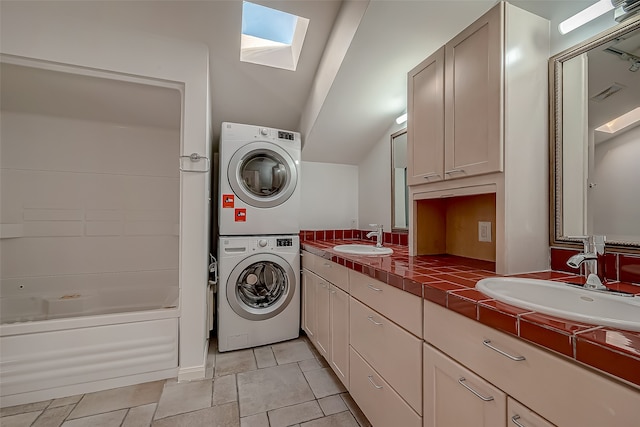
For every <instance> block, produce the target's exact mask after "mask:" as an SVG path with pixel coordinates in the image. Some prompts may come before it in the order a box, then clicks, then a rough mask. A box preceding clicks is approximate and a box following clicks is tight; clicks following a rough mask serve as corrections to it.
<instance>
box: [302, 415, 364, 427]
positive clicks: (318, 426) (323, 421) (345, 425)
mask: <svg viewBox="0 0 640 427" xmlns="http://www.w3.org/2000/svg"><path fill="white" fill-rule="evenodd" d="M301 427H358V423H357V422H356V420H355V418H353V415H351V412H349V411H344V412H340V413H339V414H334V415H329V416H328V417H324V418H319V419H317V420H313V421H309V422H307V423H302V424H301Z"/></svg>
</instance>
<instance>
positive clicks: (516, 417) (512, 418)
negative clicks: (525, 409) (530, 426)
mask: <svg viewBox="0 0 640 427" xmlns="http://www.w3.org/2000/svg"><path fill="white" fill-rule="evenodd" d="M519 419H520V415H514V416H513V417H511V422H512V423H514V424H515V425H517V426H518V427H525V425H524V424H522V423H520V422H519V421H518V420H519Z"/></svg>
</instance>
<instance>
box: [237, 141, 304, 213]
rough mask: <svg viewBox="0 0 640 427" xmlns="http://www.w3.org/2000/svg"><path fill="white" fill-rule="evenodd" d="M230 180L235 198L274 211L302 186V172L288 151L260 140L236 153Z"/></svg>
mask: <svg viewBox="0 0 640 427" xmlns="http://www.w3.org/2000/svg"><path fill="white" fill-rule="evenodd" d="M227 179H228V180H229V185H230V186H231V188H232V189H233V192H234V193H235V195H236V196H237V197H238V198H239V199H240V200H242V201H243V202H245V203H246V204H248V205H250V206H253V207H256V208H272V207H275V206H278V205H281V204H282V203H284V202H286V201H287V199H289V197H291V194H293V191H294V190H295V189H296V185H298V170H297V168H296V164H295V162H294V161H293V159H292V158H291V156H290V155H289V153H287V152H286V151H285V150H283V149H282V148H280V147H279V146H277V145H275V144H272V143H270V142H262V141H258V142H252V143H249V144H247V145H244V146H242V147H241V148H240V149H238V151H236V152H235V153H233V156H231V160H230V161H229V168H228V170H227Z"/></svg>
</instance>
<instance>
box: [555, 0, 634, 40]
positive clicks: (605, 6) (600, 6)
mask: <svg viewBox="0 0 640 427" xmlns="http://www.w3.org/2000/svg"><path fill="white" fill-rule="evenodd" d="M618 3H622V1H620V0H600V1H598V2H597V3H595V4H592V5H591V6H589V7H588V8H586V9H585V10H583V11H581V12H578V13H576V14H575V15H573V16H572V17H571V18H569V19H565V20H564V21H562V22H561V23H560V25H558V31H560V34H567V33H568V32H569V31H573V30H575V29H576V28H578V27H580V26H581V25H584V24H586V23H587V22H589V21H592V20H594V19H596V18H597V17H599V16H601V15H604V14H605V13H607V12H609V11H610V10H613V9H614V8H615V7H616V6H617V5H618Z"/></svg>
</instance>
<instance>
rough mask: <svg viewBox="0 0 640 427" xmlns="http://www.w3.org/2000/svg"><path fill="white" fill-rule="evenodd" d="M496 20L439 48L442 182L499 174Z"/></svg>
mask: <svg viewBox="0 0 640 427" xmlns="http://www.w3.org/2000/svg"><path fill="white" fill-rule="evenodd" d="M502 14H503V7H502V6H499V7H494V8H493V9H491V10H490V11H489V12H488V13H486V14H485V15H483V16H482V17H481V18H480V19H478V20H477V21H476V22H474V23H473V24H472V25H471V26H469V27H467V28H466V29H465V30H464V31H463V32H461V33H460V34H459V35H458V36H456V37H455V38H453V39H452V40H451V41H450V42H449V43H447V44H446V45H445V63H446V65H445V162H444V169H445V171H444V174H445V179H451V178H461V177H464V176H469V175H477V174H482V173H488V172H496V171H502V121H503V119H502V94H503V89H502V34H503V26H502Z"/></svg>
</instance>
